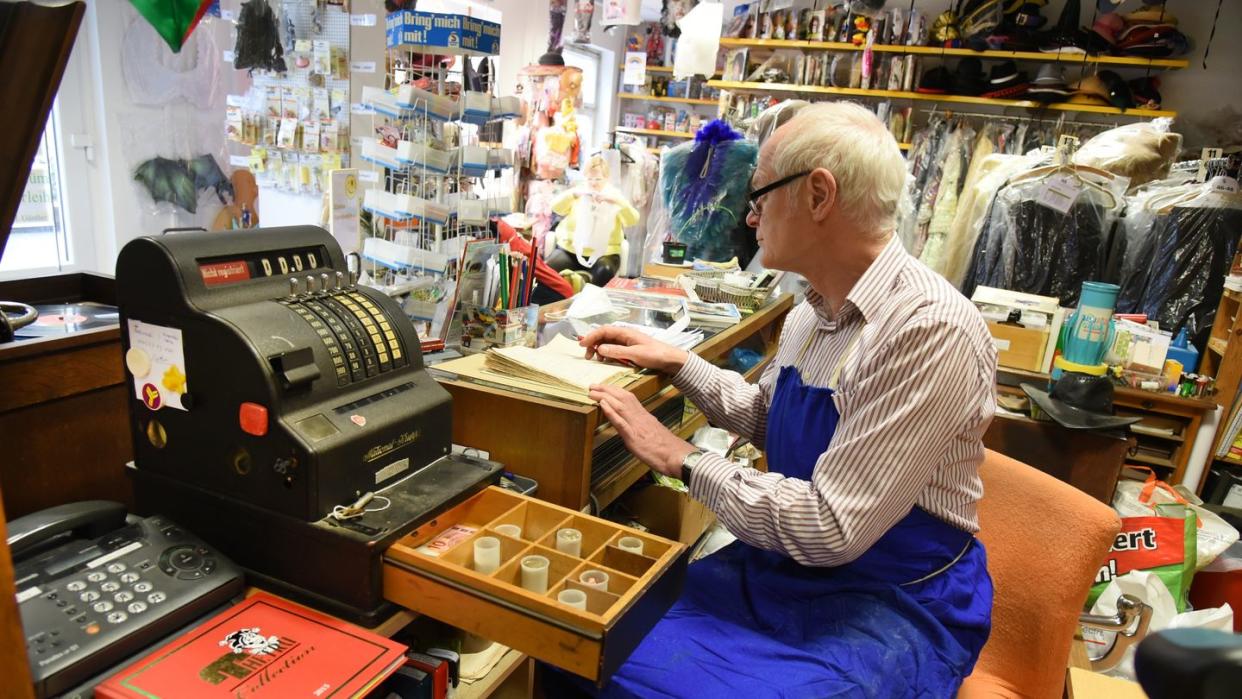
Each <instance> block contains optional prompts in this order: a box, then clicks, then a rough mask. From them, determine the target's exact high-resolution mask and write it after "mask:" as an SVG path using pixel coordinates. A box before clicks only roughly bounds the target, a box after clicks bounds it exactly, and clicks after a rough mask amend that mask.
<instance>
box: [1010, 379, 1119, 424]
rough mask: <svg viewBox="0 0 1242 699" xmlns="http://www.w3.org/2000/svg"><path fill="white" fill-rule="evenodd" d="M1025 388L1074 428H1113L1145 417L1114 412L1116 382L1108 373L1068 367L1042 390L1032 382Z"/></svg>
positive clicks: (1051, 414) (1050, 413)
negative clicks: (1074, 369)
mask: <svg viewBox="0 0 1242 699" xmlns="http://www.w3.org/2000/svg"><path fill="white" fill-rule="evenodd" d="M1022 391H1023V392H1024V393H1026V395H1027V396H1028V397H1029V398H1030V399H1031V400H1033V401H1035V404H1036V405H1038V406H1039V409H1040V410H1042V411H1044V412H1045V413H1047V414H1048V417H1050V418H1052V419H1053V420H1055V421H1056V422H1057V423H1058V424H1059V425H1061V426H1062V427H1066V428H1069V429H1071V430H1111V429H1116V428H1118V427H1125V426H1127V425H1133V424H1134V423H1136V422H1138V421H1139V420H1141V419H1142V418H1137V417H1119V416H1117V415H1114V414H1113V382H1112V380H1110V379H1109V378H1108V377H1107V376H1091V375H1090V374H1082V373H1079V372H1076V371H1067V372H1065V373H1063V374H1061V377H1060V378H1058V379H1057V380H1056V383H1054V384H1053V385H1052V390H1051V391H1043V390H1040V389H1038V388H1036V387H1034V386H1032V385H1031V384H1029V383H1024V384H1022Z"/></svg>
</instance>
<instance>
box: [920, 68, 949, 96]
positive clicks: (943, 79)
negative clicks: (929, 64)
mask: <svg viewBox="0 0 1242 699" xmlns="http://www.w3.org/2000/svg"><path fill="white" fill-rule="evenodd" d="M952 85H953V74H952V73H950V72H949V69H948V68H945V67H944V66H936V67H935V68H932V69H930V70H928V71H927V72H925V73H923V77H921V78H919V86H918V87H917V88H915V90H914V91H915V92H921V93H923V94H928V95H947V94H949V87H950V86H952Z"/></svg>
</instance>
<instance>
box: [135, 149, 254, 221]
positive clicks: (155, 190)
mask: <svg viewBox="0 0 1242 699" xmlns="http://www.w3.org/2000/svg"><path fill="white" fill-rule="evenodd" d="M134 179H135V180H137V181H138V182H139V183H141V184H142V186H143V187H146V189H147V192H148V193H149V194H150V195H151V199H153V200H155V201H157V202H161V201H166V202H169V203H171V204H175V205H176V206H179V207H181V208H183V209H185V210H186V211H189V212H190V213H192V214H193V213H197V211H198V193H199V191H200V190H203V189H214V190H215V192H216V196H217V197H219V198H220V203H221V204H227V203H228V201H226V200H225V198H224V195H225V193H228V195H229V197H232V196H233V185H232V183H231V182H229V180H228V178H227V177H225V175H224V172H223V171H221V170H220V166H219V165H218V164H217V163H216V159H215V158H213V157H212V156H211V155H208V154H204V155H200V156H198V157H197V158H192V159H190V160H174V159H171V158H161V157H155V158H151V159H150V160H148V161H146V162H144V163H142V164H141V165H139V166H138V167H137V168H136V169H135V170H134Z"/></svg>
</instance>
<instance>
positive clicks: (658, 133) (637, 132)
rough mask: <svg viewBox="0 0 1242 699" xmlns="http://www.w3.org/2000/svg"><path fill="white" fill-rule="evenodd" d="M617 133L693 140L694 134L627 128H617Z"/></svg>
mask: <svg viewBox="0 0 1242 699" xmlns="http://www.w3.org/2000/svg"><path fill="white" fill-rule="evenodd" d="M617 131H618V132H620V133H628V134H634V135H635V136H656V137H658V138H694V134H692V133H690V132H689V131H663V130H661V129H634V128H630V127H628V126H618V127H617Z"/></svg>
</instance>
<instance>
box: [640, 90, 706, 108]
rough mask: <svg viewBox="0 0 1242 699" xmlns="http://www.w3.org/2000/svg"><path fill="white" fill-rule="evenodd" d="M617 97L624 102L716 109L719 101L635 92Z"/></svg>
mask: <svg viewBox="0 0 1242 699" xmlns="http://www.w3.org/2000/svg"><path fill="white" fill-rule="evenodd" d="M617 97H620V98H621V99H623V100H639V101H643V102H673V103H675V104H703V105H707V106H710V107H715V106H716V105H717V104H718V101H717V100H704V99H693V98H690V97H653V96H651V95H642V94H636V93H633V92H618V93H617Z"/></svg>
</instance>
